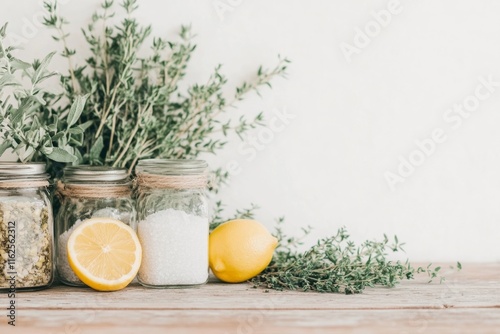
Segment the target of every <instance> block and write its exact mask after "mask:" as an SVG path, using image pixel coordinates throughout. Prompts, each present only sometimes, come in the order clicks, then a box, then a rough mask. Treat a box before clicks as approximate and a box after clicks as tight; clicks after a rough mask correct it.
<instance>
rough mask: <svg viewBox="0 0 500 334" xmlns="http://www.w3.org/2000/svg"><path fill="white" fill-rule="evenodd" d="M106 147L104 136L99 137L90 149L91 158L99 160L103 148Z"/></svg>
mask: <svg viewBox="0 0 500 334" xmlns="http://www.w3.org/2000/svg"><path fill="white" fill-rule="evenodd" d="M103 148H104V142H103V139H102V137H99V138H97V140H96V142H95V143H94V146H92V148H91V149H90V160H92V161H96V160H99V157H100V155H101V152H102V149H103Z"/></svg>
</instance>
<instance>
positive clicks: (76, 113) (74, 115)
mask: <svg viewBox="0 0 500 334" xmlns="http://www.w3.org/2000/svg"><path fill="white" fill-rule="evenodd" d="M87 97H88V95H84V96H81V95H79V96H77V97H76V99H75V101H74V102H73V104H72V105H71V109H70V110H69V114H68V127H71V126H72V125H73V124H75V123H76V122H77V121H78V119H79V118H80V115H81V114H82V111H83V108H84V107H85V102H86V101H87Z"/></svg>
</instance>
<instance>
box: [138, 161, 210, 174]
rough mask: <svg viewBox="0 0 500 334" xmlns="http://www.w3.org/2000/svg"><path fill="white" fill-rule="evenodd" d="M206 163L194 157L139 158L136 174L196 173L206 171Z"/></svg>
mask: <svg viewBox="0 0 500 334" xmlns="http://www.w3.org/2000/svg"><path fill="white" fill-rule="evenodd" d="M207 168H208V164H207V162H206V161H205V160H195V159H145V160H139V162H138V163H137V167H136V168H135V171H136V174H140V173H148V174H160V175H196V174H204V173H206V171H207Z"/></svg>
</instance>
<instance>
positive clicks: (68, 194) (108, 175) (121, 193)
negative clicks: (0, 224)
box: [55, 165, 136, 286]
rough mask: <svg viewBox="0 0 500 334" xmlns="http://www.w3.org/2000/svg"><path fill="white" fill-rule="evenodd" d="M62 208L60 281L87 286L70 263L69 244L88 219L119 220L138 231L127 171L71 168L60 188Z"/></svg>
mask: <svg viewBox="0 0 500 334" xmlns="http://www.w3.org/2000/svg"><path fill="white" fill-rule="evenodd" d="M57 193H58V195H59V196H60V198H61V207H60V208H59V212H58V214H57V217H56V224H55V225H56V228H55V235H56V250H57V252H56V254H57V261H56V265H57V274H58V277H59V280H60V281H61V282H62V283H64V284H66V285H71V286H84V285H85V284H84V283H83V282H82V281H80V279H79V278H78V277H77V276H76V275H75V273H74V272H73V270H72V269H71V267H70V265H69V262H68V254H67V243H68V239H69V237H70V235H71V232H73V230H74V229H75V228H76V227H78V226H79V225H80V224H81V223H82V222H83V221H85V220H86V219H89V218H95V217H106V218H114V219H118V220H120V221H122V222H124V223H126V224H128V225H130V226H131V227H132V228H133V229H135V228H136V226H135V222H136V213H135V205H134V201H133V199H132V188H131V182H130V180H129V177H128V173H127V171H126V170H125V169H121V168H112V167H104V166H88V165H80V166H70V167H66V168H65V169H64V171H63V177H62V179H61V181H59V182H58V184H57Z"/></svg>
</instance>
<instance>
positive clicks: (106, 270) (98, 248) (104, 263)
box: [68, 218, 142, 291]
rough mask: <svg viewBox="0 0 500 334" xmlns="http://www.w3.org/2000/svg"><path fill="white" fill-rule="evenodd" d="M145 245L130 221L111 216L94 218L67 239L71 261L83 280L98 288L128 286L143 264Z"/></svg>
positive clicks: (99, 289) (114, 288)
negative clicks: (129, 223)
mask: <svg viewBox="0 0 500 334" xmlns="http://www.w3.org/2000/svg"><path fill="white" fill-rule="evenodd" d="M141 258H142V248H141V244H140V243H139V239H138V238H137V235H136V233H135V232H134V230H133V229H132V228H130V227H129V226H128V225H127V224H125V223H123V222H121V221H119V220H116V219H112V218H91V219H87V220H85V221H84V222H83V223H82V224H81V225H80V226H78V227H77V228H76V229H75V230H74V231H73V233H71V236H70V237H69V240H68V261H69V264H70V266H71V268H72V269H73V271H74V272H75V274H76V276H78V278H79V279H81V280H82V282H83V283H85V284H87V285H88V286H89V287H91V288H93V289H95V290H98V291H116V290H120V289H123V288H124V287H126V286H127V285H128V284H129V283H130V282H131V281H132V280H133V279H134V277H135V275H136V274H137V271H138V270H139V267H140V265H141Z"/></svg>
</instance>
